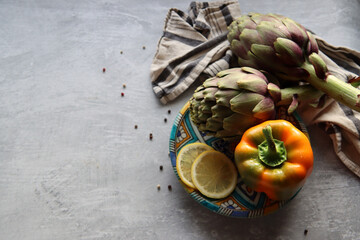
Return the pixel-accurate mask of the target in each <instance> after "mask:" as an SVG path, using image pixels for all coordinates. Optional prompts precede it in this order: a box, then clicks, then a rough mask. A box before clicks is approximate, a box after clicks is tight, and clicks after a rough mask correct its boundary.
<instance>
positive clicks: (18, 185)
mask: <svg viewBox="0 0 360 240" xmlns="http://www.w3.org/2000/svg"><path fill="white" fill-rule="evenodd" d="M189 4H190V1H175V0H169V1H165V0H153V1H145V0H141V1H139V0H134V1H125V0H117V1H116V0H100V1H70V0H68V1H50V0H49V1H46V0H23V1H20V0H1V1H0V196H1V197H0V239H3V240H16V239H19V240H30V239H34V240H43V239H54V240H55V239H56V240H57V239H249V240H250V239H331V240H338V239H360V229H359V226H360V214H359V212H360V194H359V192H360V182H359V179H358V178H356V177H355V175H353V174H352V173H351V172H350V171H349V170H348V169H347V168H345V167H344V166H343V164H342V163H341V162H340V161H339V160H338V159H337V158H336V156H335V154H334V152H333V150H332V146H331V142H330V139H328V138H327V136H326V135H325V134H324V132H322V130H320V129H318V128H317V127H316V126H312V127H310V136H311V139H312V144H313V148H314V153H315V166H314V171H313V173H312V175H311V176H310V178H309V180H308V182H307V183H306V185H305V187H304V189H303V190H302V191H301V193H300V194H299V195H298V196H297V197H296V198H295V199H294V200H293V201H292V202H291V204H289V205H287V206H286V207H285V208H283V209H282V210H280V211H278V212H276V213H274V214H272V215H269V216H266V217H262V218H257V219H233V218H227V217H223V216H220V215H217V214H215V213H212V212H210V211H209V210H207V209H205V208H204V207H202V206H200V205H199V204H198V203H196V202H195V201H194V200H192V199H191V198H190V197H189V196H188V195H187V194H186V192H185V191H184V190H183V189H182V187H181V185H180V184H179V183H178V181H177V179H176V177H175V175H174V173H173V171H172V169H171V165H170V161H169V159H168V139H169V135H170V129H171V125H172V122H173V120H174V118H175V116H176V113H177V112H178V111H179V110H180V108H181V107H182V105H183V104H184V103H185V102H186V101H187V100H188V98H189V97H190V95H191V92H192V91H193V89H190V90H189V91H187V92H186V93H185V94H184V95H183V96H182V97H180V98H179V99H178V100H176V101H175V102H173V103H171V104H168V105H166V106H164V105H161V104H160V103H159V101H158V100H157V99H156V98H155V96H154V94H153V92H152V89H151V84H150V79H149V67H150V63H151V61H152V58H153V56H154V53H155V50H156V45H157V42H158V39H159V37H160V36H161V33H162V28H163V22H164V18H165V15H166V13H167V11H168V9H169V8H171V7H176V8H179V9H183V10H186V9H187V7H188V5H189ZM240 5H241V8H242V11H243V13H247V12H261V13H267V12H273V13H280V14H283V15H287V16H289V17H291V18H293V19H295V20H296V21H298V22H300V23H302V24H303V25H305V26H306V27H308V28H310V29H311V30H313V31H314V32H315V33H317V34H318V35H320V36H322V37H323V38H324V39H326V40H327V41H329V42H330V43H332V44H334V45H340V46H347V47H351V48H353V49H356V50H360V41H359V39H360V31H359V22H360V15H359V12H360V2H359V1H355V0H353V1H350V0H348V1H335V0H326V1H313V0H302V1H281V0H274V1H265V0H263V1H260V0H254V1H245V0H241V1H240ZM143 46H145V49H143ZM120 51H122V52H123V54H120ZM103 67H105V68H106V72H105V73H103V72H102V69H103ZM123 84H126V88H125V89H124V88H123ZM121 92H124V94H125V95H124V96H123V97H121ZM168 109H171V111H172V112H171V114H168ZM164 118H167V119H168V121H167V123H164V120H163V119H164ZM134 125H138V129H134ZM149 133H153V136H154V138H153V140H152V141H150V140H149ZM160 165H163V166H164V170H163V171H159V166H160ZM157 184H160V185H161V187H162V188H161V190H160V191H157V189H156V185H157ZM169 184H171V185H172V191H168V189H167V186H168V185H169ZM305 229H307V230H308V233H307V235H304V230H305Z"/></svg>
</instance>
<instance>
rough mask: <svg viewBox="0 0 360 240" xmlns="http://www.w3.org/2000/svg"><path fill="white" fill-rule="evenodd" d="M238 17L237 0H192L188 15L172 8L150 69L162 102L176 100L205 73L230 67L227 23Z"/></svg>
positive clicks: (154, 87) (230, 56) (207, 74)
mask: <svg viewBox="0 0 360 240" xmlns="http://www.w3.org/2000/svg"><path fill="white" fill-rule="evenodd" d="M239 16H240V6H239V3H238V2H237V1H225V2H209V3H208V2H202V3H199V2H192V3H191V4H190V7H189V11H188V14H186V13H184V12H182V11H180V10H177V9H170V10H169V12H168V15H167V16H166V19H165V27H164V32H163V35H162V37H161V38H160V41H159V44H158V48H157V52H156V54H155V57H154V60H153V63H152V65H151V69H150V70H151V80H152V85H153V90H154V92H155V94H156V96H157V97H158V98H159V99H160V101H161V102H162V103H167V102H169V101H172V100H174V99H175V98H176V97H178V96H179V95H180V94H181V93H183V92H184V91H185V90H186V89H187V88H188V87H189V86H190V85H191V84H192V83H193V82H194V81H195V80H197V79H199V78H201V77H202V76H205V77H209V76H214V75H215V74H216V73H217V72H219V71H221V70H224V69H227V68H229V62H230V60H231V59H232V53H231V51H230V49H229V43H228V42H227V37H226V34H227V26H228V25H230V23H231V22H232V21H233V20H234V19H235V18H236V17H239Z"/></svg>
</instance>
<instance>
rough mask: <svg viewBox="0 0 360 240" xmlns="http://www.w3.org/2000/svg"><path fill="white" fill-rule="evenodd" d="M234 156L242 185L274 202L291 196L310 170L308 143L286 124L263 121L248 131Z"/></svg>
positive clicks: (301, 135)
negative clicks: (265, 195) (261, 193)
mask: <svg viewBox="0 0 360 240" xmlns="http://www.w3.org/2000/svg"><path fill="white" fill-rule="evenodd" d="M234 154H235V163H236V165H237V168H238V170H239V173H240V177H241V178H242V180H243V181H244V183H245V184H246V185H247V186H249V187H250V188H252V189H254V190H255V191H258V192H265V193H266V194H267V196H268V197H269V198H271V199H273V200H286V199H289V198H291V197H292V196H294V195H295V194H296V193H297V192H298V191H299V190H300V188H301V187H302V186H303V185H304V183H305V180H306V178H307V177H308V176H309V175H310V173H311V171H312V168H313V152H312V149H311V144H310V141H309V139H308V138H307V136H306V135H305V134H304V133H302V132H301V131H300V130H298V129H297V128H296V127H295V126H293V125H292V124H291V123H290V122H288V121H286V120H271V121H266V122H263V123H261V124H259V125H257V126H254V127H252V128H250V129H248V130H247V131H246V132H245V133H244V135H243V136H242V139H241V141H240V143H239V144H238V145H237V146H236V148H235V153H234Z"/></svg>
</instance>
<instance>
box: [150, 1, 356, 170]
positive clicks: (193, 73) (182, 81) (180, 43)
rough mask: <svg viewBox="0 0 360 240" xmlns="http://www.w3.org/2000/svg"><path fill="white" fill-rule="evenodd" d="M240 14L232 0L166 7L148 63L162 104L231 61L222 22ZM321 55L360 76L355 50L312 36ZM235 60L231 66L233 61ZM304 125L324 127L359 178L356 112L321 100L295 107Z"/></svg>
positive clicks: (345, 74)
mask: <svg viewBox="0 0 360 240" xmlns="http://www.w3.org/2000/svg"><path fill="white" fill-rule="evenodd" d="M239 16H240V6H239V3H238V2H237V1H216V2H192V3H191V4H190V7H189V9H188V12H187V13H185V12H183V11H181V10H178V9H170V10H169V12H168V14H167V16H166V19H165V26H164V31H163V35H162V36H161V38H160V40H159V42H158V47H157V52H156V53H155V56H154V59H153V62H152V64H151V69H150V70H151V81H152V86H153V91H154V93H155V95H156V96H157V97H158V98H159V99H160V101H161V102H162V103H164V104H166V103H168V102H170V101H172V100H174V99H176V98H177V97H178V96H179V95H180V94H181V93H183V92H184V91H185V90H186V89H188V88H189V86H190V85H191V84H193V83H194V82H195V81H198V82H199V84H200V83H201V81H203V80H205V79H206V78H208V77H211V76H214V75H215V74H216V73H218V72H219V71H221V70H224V69H228V68H230V67H232V66H236V61H235V63H234V59H235V58H234V57H233V55H232V52H231V51H230V49H229V43H228V41H227V38H226V34H227V27H228V26H229V24H230V23H231V22H232V21H233V20H234V19H236V18H237V17H239ZM317 42H318V45H319V49H320V51H321V52H320V55H321V56H322V58H323V59H324V60H325V62H326V63H327V65H328V69H329V71H330V72H331V73H332V74H334V75H336V76H337V77H339V78H340V79H343V80H344V81H350V80H353V79H357V78H358V76H359V75H360V53H359V52H357V51H354V50H352V49H348V48H344V47H334V46H332V45H330V44H328V43H327V42H326V41H324V40H323V39H321V38H319V37H317ZM233 64H234V65H233ZM298 112H299V114H300V115H301V116H302V118H303V120H304V122H305V123H306V124H307V125H311V124H318V125H319V126H322V127H324V129H325V131H326V132H327V133H328V134H329V136H330V138H331V139H332V141H333V145H334V150H335V153H336V154H337V156H338V157H339V159H340V160H341V161H342V162H343V163H344V164H345V165H346V166H347V167H348V168H349V169H350V170H351V171H353V172H354V173H355V174H356V175H357V176H359V177H360V113H358V112H355V111H353V110H351V109H350V108H348V107H346V106H344V105H342V104H340V103H338V102H335V101H334V100H332V99H329V98H328V99H326V102H325V104H324V105H323V107H322V108H309V107H307V108H299V109H298Z"/></svg>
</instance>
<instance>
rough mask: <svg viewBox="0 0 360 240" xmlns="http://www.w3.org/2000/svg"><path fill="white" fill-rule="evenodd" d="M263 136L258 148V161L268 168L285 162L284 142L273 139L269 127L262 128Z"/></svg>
mask: <svg viewBox="0 0 360 240" xmlns="http://www.w3.org/2000/svg"><path fill="white" fill-rule="evenodd" d="M263 134H264V136H265V141H263V142H262V143H261V144H260V145H259V146H258V150H259V159H260V160H261V161H262V162H263V163H264V164H265V165H267V166H269V167H276V166H279V165H281V164H282V163H283V162H285V161H286V160H287V156H286V148H285V146H284V142H282V141H280V140H277V139H274V137H273V135H272V128H271V126H270V125H267V126H266V127H264V128H263Z"/></svg>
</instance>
